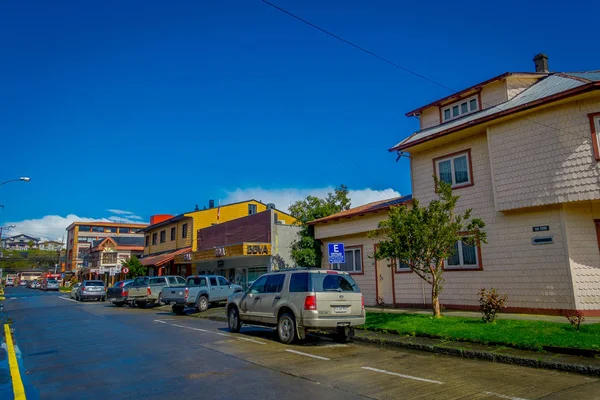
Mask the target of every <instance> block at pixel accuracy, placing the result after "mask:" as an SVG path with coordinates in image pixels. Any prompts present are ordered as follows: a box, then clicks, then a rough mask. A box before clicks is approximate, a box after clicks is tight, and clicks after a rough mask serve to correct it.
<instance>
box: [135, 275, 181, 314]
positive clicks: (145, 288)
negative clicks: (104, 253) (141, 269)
mask: <svg viewBox="0 0 600 400" xmlns="http://www.w3.org/2000/svg"><path fill="white" fill-rule="evenodd" d="M183 284H185V279H184V278H182V277H181V276H173V275H167V276H141V277H138V278H135V280H134V281H133V283H132V284H131V285H130V286H129V293H128V294H127V302H128V303H129V304H130V305H136V306H138V307H140V308H144V307H146V305H147V304H157V305H160V304H161V302H162V293H161V290H162V288H164V287H171V286H181V285H183Z"/></svg>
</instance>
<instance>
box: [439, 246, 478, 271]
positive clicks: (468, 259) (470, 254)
mask: <svg viewBox="0 0 600 400" xmlns="http://www.w3.org/2000/svg"><path fill="white" fill-rule="evenodd" d="M479 256H480V255H479V247H478V246H477V245H469V244H467V243H465V242H464V241H463V240H459V241H457V242H456V243H455V244H454V254H453V255H452V256H450V257H448V258H447V259H446V265H445V267H446V268H447V269H452V268H474V269H477V268H479V267H480V261H481V260H479Z"/></svg>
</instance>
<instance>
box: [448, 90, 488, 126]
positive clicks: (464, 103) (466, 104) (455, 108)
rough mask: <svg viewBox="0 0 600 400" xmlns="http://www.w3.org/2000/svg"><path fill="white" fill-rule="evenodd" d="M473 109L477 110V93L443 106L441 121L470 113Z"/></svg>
mask: <svg viewBox="0 0 600 400" xmlns="http://www.w3.org/2000/svg"><path fill="white" fill-rule="evenodd" d="M475 111H479V99H478V98H477V95H475V96H471V97H468V98H466V99H463V100H461V101H457V102H456V103H452V104H450V105H448V106H445V107H443V108H442V122H447V121H450V120H453V119H455V118H459V117H462V116H463V115H466V114H471V113H473V112H475Z"/></svg>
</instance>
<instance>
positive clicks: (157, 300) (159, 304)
mask: <svg viewBox="0 0 600 400" xmlns="http://www.w3.org/2000/svg"><path fill="white" fill-rule="evenodd" d="M156 304H158V306H159V307H160V306H162V293H159V294H158V298H157V299H156Z"/></svg>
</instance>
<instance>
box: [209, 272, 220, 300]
mask: <svg viewBox="0 0 600 400" xmlns="http://www.w3.org/2000/svg"><path fill="white" fill-rule="evenodd" d="M208 281H209V282H210V292H209V295H208V296H209V300H210V301H217V300H219V299H220V298H221V297H222V296H221V287H220V286H219V282H218V281H217V277H216V276H211V277H209V278H208Z"/></svg>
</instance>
